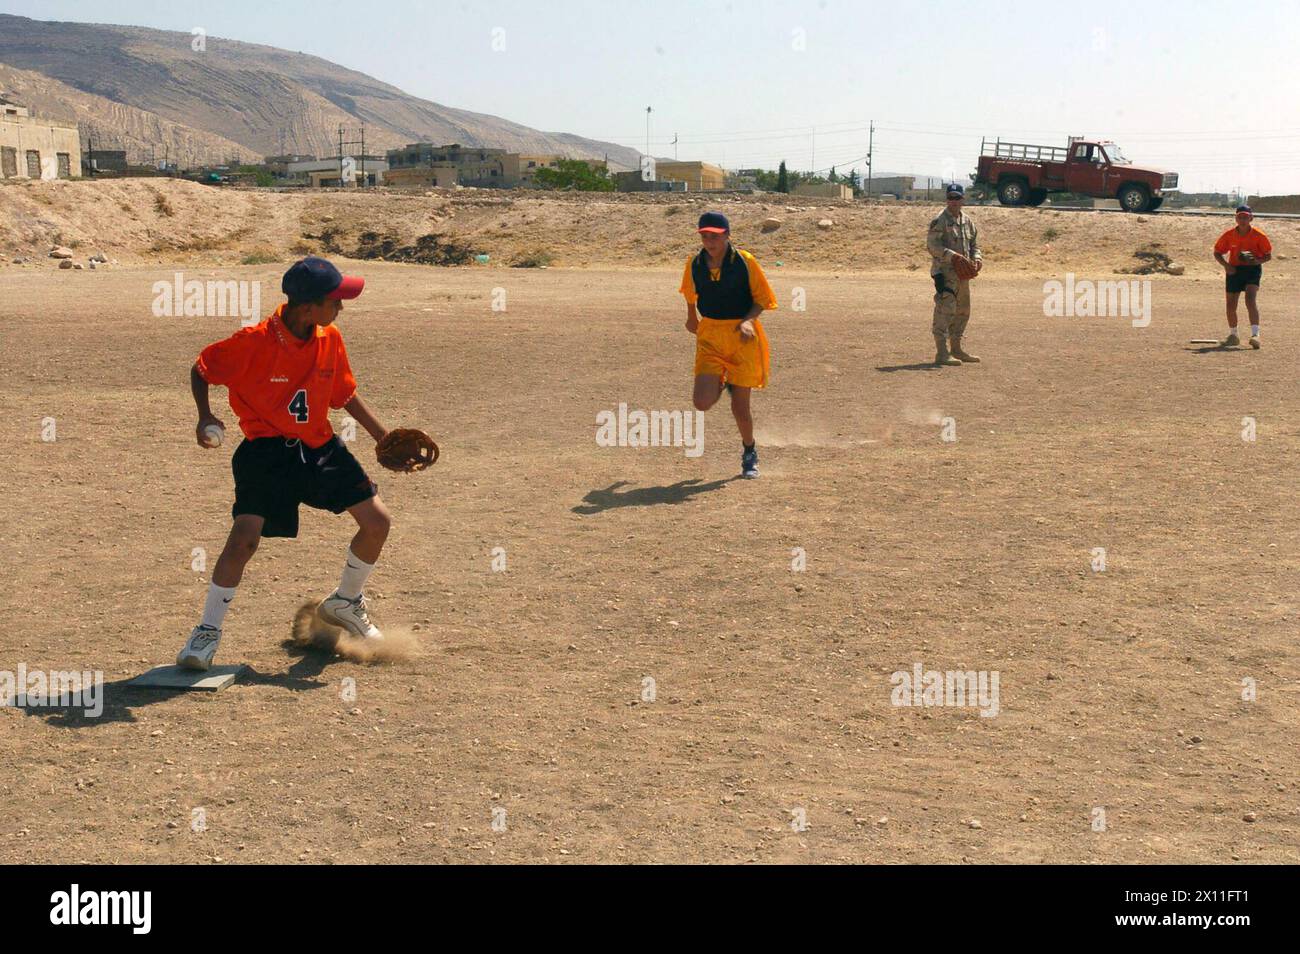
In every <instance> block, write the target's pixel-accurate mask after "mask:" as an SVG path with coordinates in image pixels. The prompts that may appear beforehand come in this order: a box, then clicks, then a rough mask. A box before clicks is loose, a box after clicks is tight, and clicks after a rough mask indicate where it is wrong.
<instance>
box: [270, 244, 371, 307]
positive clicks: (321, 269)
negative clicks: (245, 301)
mask: <svg viewBox="0 0 1300 954" xmlns="http://www.w3.org/2000/svg"><path fill="white" fill-rule="evenodd" d="M365 287H366V280H365V279H364V278H362V277H360V276H359V275H344V274H343V273H342V272H340V271H339V270H338V269H337V268H335V267H334V265H333V263H332V262H329V261H327V260H326V259H323V258H318V257H316V256H315V255H308V256H307V257H306V258H304V259H302V260H301V261H297V262H294V263H293V264H292V265H290V266H289V270H288V271H287V272H285V273H284V278H283V279H281V281H280V290H281V291H282V292H284V294H285V295H286V296H287V297H288V299H289V300H290V301H294V302H309V301H321V300H322V299H326V298H329V299H335V300H339V299H342V300H346V299H351V298H356V297H357V296H358V295H360V294H361V289H363V288H365Z"/></svg>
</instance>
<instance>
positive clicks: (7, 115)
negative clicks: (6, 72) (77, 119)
mask: <svg viewBox="0 0 1300 954" xmlns="http://www.w3.org/2000/svg"><path fill="white" fill-rule="evenodd" d="M80 175H81V133H80V132H79V131H78V130H77V124H76V123H67V122H63V121H62V120H57V119H42V118H40V117H38V116H32V115H31V113H30V112H29V110H28V109H27V107H26V106H22V105H19V104H18V103H15V102H13V101H11V100H9V99H7V98H5V97H4V96H2V95H0V179H71V178H73V177H77V176H80Z"/></svg>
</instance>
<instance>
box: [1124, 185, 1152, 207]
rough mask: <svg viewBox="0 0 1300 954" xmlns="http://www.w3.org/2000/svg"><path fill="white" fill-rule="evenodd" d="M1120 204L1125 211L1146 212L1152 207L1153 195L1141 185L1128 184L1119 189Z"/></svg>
mask: <svg viewBox="0 0 1300 954" xmlns="http://www.w3.org/2000/svg"><path fill="white" fill-rule="evenodd" d="M1119 205H1120V208H1122V209H1123V210H1124V211H1125V212H1145V211H1147V210H1148V209H1149V208H1151V196H1149V195H1148V194H1147V190H1146V189H1144V188H1142V187H1141V186H1136V185H1128V186H1125V187H1124V188H1122V189H1120V190H1119Z"/></svg>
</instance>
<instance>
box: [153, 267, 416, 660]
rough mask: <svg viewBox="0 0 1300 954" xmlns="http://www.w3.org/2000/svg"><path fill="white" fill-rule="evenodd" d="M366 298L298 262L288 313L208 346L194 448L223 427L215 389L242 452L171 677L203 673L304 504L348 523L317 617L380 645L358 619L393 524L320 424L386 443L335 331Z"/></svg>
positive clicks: (349, 281)
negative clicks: (260, 552)
mask: <svg viewBox="0 0 1300 954" xmlns="http://www.w3.org/2000/svg"><path fill="white" fill-rule="evenodd" d="M364 286H365V280H364V279H362V278H358V277H355V276H350V275H349V276H345V275H342V274H340V273H339V270H338V269H337V268H335V267H334V266H333V265H332V264H330V263H329V262H327V261H326V260H325V259H323V258H315V257H309V258H305V259H303V260H302V261H300V262H297V263H295V264H294V265H293V266H292V267H290V269H289V270H288V271H287V272H285V274H284V279H283V281H282V283H281V289H282V290H283V291H284V293H285V295H286V296H287V297H288V299H289V300H288V302H286V303H285V304H283V305H281V306H280V307H279V308H277V309H276V310H275V313H274V314H272V315H271V316H270V317H269V318H267V319H266V320H265V321H263V322H262V323H261V324H258V325H255V326H253V327H251V328H244V329H241V330H240V331H238V332H236V333H235V334H234V335H231V336H230V337H229V338H227V339H225V340H224V341H218V342H216V343H215V344H211V345H208V347H206V348H204V349H203V352H202V353H201V354H200V355H199V358H198V360H197V361H196V362H195V363H194V366H193V368H191V369H190V389H191V391H192V392H193V394H194V403H195V405H196V406H197V407H198V412H199V423H198V426H197V427H196V428H195V433H196V434H197V436H198V441H199V446H200V447H213V446H216V444H218V443H220V439H219V438H220V429H221V428H223V425H222V423H221V421H220V420H218V419H217V417H216V416H215V415H214V414H213V413H212V409H211V407H210V406H209V404H208V387H209V385H213V384H216V385H225V386H226V388H227V389H228V390H229V398H230V407H231V409H232V410H233V411H234V412H235V414H236V415H237V416H238V418H239V427H240V430H242V431H243V433H244V440H243V441H241V442H240V445H239V447H238V448H237V449H236V450H235V453H234V456H233V457H232V459H231V469H232V470H233V471H234V475H235V504H234V507H233V508H232V511H231V512H232V515H233V517H234V525H233V526H232V527H231V529H230V536H229V537H228V538H227V540H226V546H225V549H223V550H222V551H221V556H220V557H219V558H218V560H217V565H216V566H215V567H214V568H213V571H212V582H211V584H210V585H209V587H208V596H207V602H206V603H205V605H204V608H203V618H202V620H201V621H200V622H199V625H198V626H196V627H194V630H193V632H192V633H190V638H189V639H188V640H187V641H186V643H185V646H184V648H183V649H182V650H181V651H180V654H179V655H178V656H177V657H176V663H177V665H180V666H183V667H185V668H187V669H207V668H208V667H209V666H211V665H212V657H213V656H214V655H215V654H216V651H217V646H218V644H219V643H220V641H221V626H222V621H223V620H224V619H225V615H226V610H227V609H228V608H229V606H230V602H231V600H233V599H234V598H235V588H236V587H237V586H238V585H239V581H240V579H241V578H242V576H243V573H244V567H245V565H246V564H247V563H248V561H249V559H250V558H251V557H252V556H253V554H254V553H255V552H256V551H257V546H258V542H259V541H260V540H261V538H262V537H296V536H297V535H298V506H299V505H300V504H304V503H305V504H307V505H308V506H309V507H316V508H318V509H321V510H329V511H331V512H333V513H342V512H343V511H345V510H346V511H347V512H348V513H350V514H351V515H352V516H353V518H354V519H355V520H356V521H357V533H356V536H354V537H353V538H352V545H351V548H350V550H349V551H348V555H347V559H346V561H345V566H344V569H343V577H342V579H341V580H340V582H339V587H338V589H337V590H336V591H335V592H334V593H333V594H332V595H331V596H329V597H326V599H325V600H324V601H323V602H322V603H321V604H320V608H319V612H320V615H321V616H322V617H323V618H324V619H326V620H327V621H329V622H331V623H335V624H337V625H339V626H342V627H344V628H346V629H347V630H348V631H350V632H351V633H352V634H353V635H355V636H358V637H360V638H362V639H382V638H383V637H382V634H381V633H380V632H379V630H378V629H376V628H375V626H374V625H373V624H372V623H371V622H370V618H369V616H368V615H367V613H366V600H365V597H364V596H363V595H362V588H363V587H364V585H365V582H366V578H367V577H369V575H370V572H371V570H373V569H374V567H375V562H376V561H377V560H378V559H379V553H380V550H382V549H383V546H384V540H385V539H387V537H388V530H389V526H390V524H391V521H390V518H389V515H388V510H387V509H386V508H385V507H384V505H383V502H382V501H380V499H379V493H378V487H376V485H375V484H374V483H373V482H372V481H371V480H370V478H369V477H368V476H366V472H365V471H364V470H363V469H362V467H361V465H360V464H359V463H358V462H357V460H356V458H355V457H353V456H352V454H351V453H350V452H349V451H348V449H347V448H346V447H345V446H344V445H343V443H342V442H341V441H340V440H339V439H338V437H337V436H335V434H334V429H333V428H332V427H331V426H330V421H329V410H330V408H343V409H344V410H346V411H347V412H348V413H349V414H351V415H352V417H353V418H354V419H356V420H357V421H358V422H359V423H360V424H361V426H362V427H364V428H365V429H366V430H367V431H369V432H370V435H371V436H372V437H373V438H374V439H375V440H376V441H378V440H380V439H381V438H382V437H383V436H384V433H385V429H384V426H383V425H382V424H380V423H379V421H378V420H376V418H375V416H374V415H373V414H372V413H371V412H370V409H369V408H368V407H366V404H365V402H364V401H362V400H361V396H360V395H359V394H357V382H356V379H355V378H354V377H353V376H352V368H351V366H350V365H349V364H348V354H347V350H346V349H345V348H344V347H343V336H342V335H341V334H340V333H339V330H338V328H337V327H335V326H334V321H335V319H336V318H338V315H339V312H341V311H342V310H343V301H344V300H345V299H352V298H356V297H357V296H358V295H360V294H361V289H362V288H363V287H364ZM213 428H217V429H218V430H217V431H216V432H214V431H213ZM214 437H215V438H216V439H215V440H214Z"/></svg>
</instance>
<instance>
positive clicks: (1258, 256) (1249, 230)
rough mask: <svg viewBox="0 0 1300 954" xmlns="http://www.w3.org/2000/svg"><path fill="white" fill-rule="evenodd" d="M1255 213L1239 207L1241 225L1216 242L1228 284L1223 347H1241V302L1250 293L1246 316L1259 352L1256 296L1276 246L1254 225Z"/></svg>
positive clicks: (1254, 346) (1216, 257)
mask: <svg viewBox="0 0 1300 954" xmlns="http://www.w3.org/2000/svg"><path fill="white" fill-rule="evenodd" d="M1254 217H1255V214H1254V213H1253V212H1252V211H1251V209H1250V206H1248V205H1239V206H1237V224H1236V226H1234V227H1233V228H1230V229H1228V231H1226V232H1224V233H1223V234H1222V235H1220V236H1219V240H1218V241H1217V242H1215V243H1214V260H1215V261H1216V262H1218V263H1219V264H1220V265H1222V266H1223V271H1224V273H1225V274H1226V275H1227V280H1226V282H1225V283H1224V284H1225V288H1226V301H1227V308H1228V337H1227V338H1225V339H1224V340H1223V347H1225V348H1235V347H1236V346H1237V345H1239V344H1241V339H1240V338H1238V337H1237V299H1238V298H1239V297H1240V296H1241V293H1242V292H1243V291H1244V292H1245V293H1246V314H1247V315H1248V316H1249V317H1250V346H1251V347H1252V348H1254V349H1255V350H1257V351H1258V350H1259V306H1258V305H1257V304H1255V296H1256V295H1258V294H1259V283H1260V280H1261V279H1262V278H1263V275H1264V269H1263V265H1264V263H1265V262H1267V261H1269V260H1270V259H1272V257H1273V245H1272V243H1271V242H1269V240H1268V236H1267V235H1265V234H1264V233H1263V232H1261V231H1260V230H1259V229H1257V228H1255V227H1254V226H1252V225H1251V224H1250V222H1251V220H1252V219H1253V218H1254Z"/></svg>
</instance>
